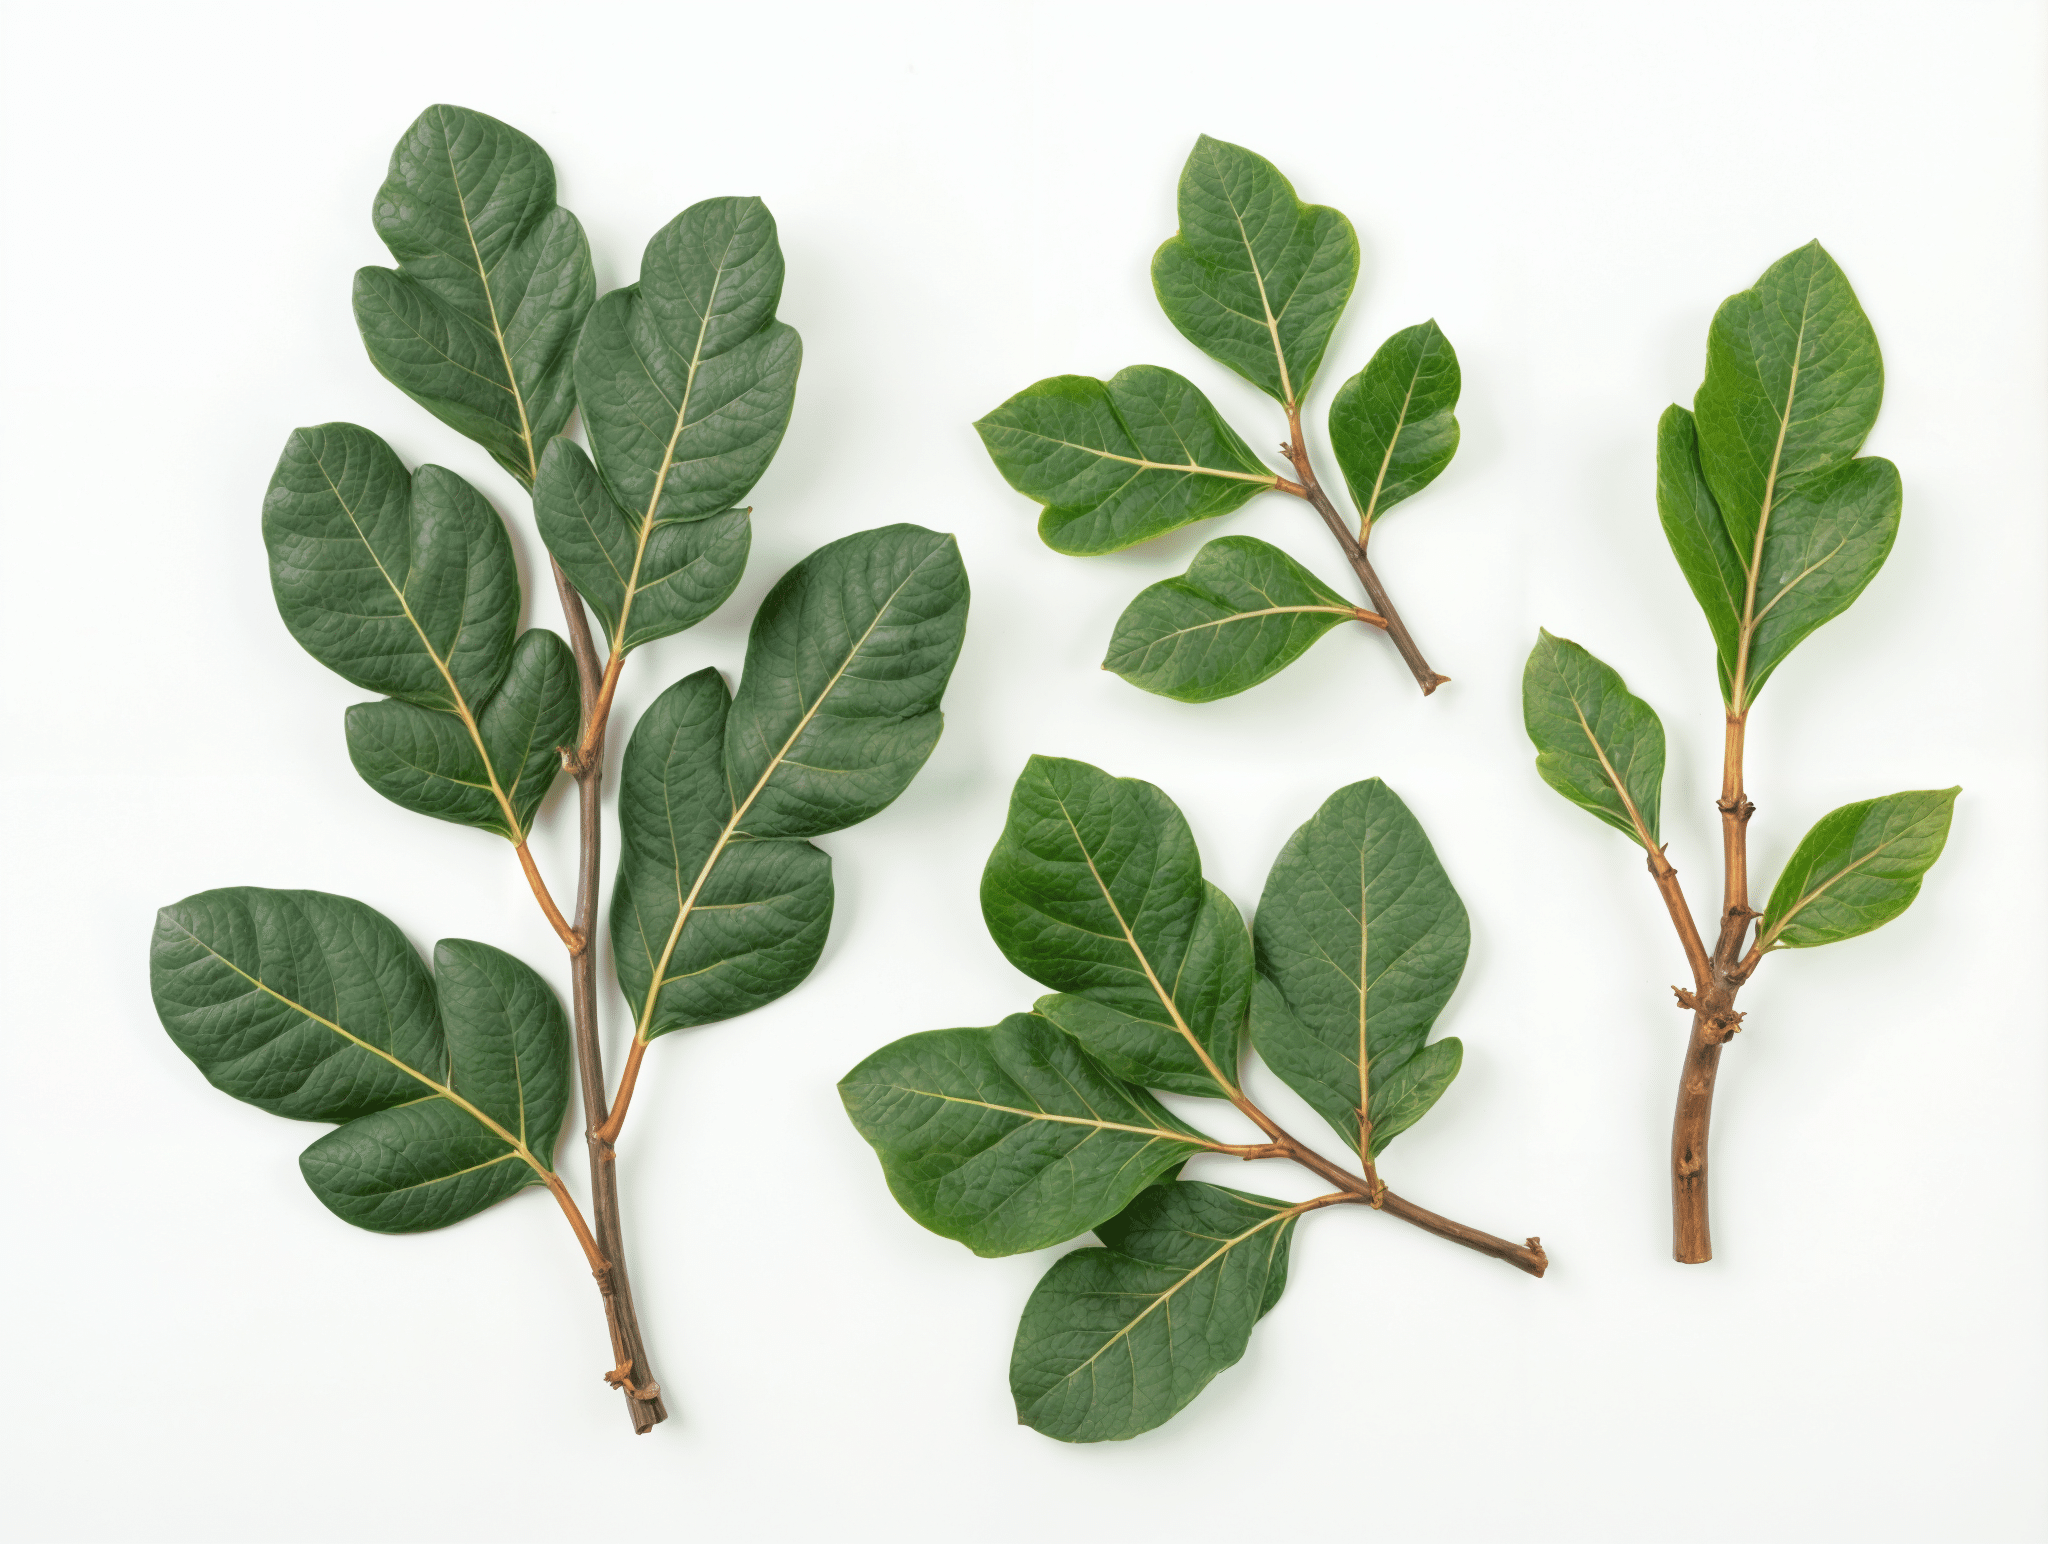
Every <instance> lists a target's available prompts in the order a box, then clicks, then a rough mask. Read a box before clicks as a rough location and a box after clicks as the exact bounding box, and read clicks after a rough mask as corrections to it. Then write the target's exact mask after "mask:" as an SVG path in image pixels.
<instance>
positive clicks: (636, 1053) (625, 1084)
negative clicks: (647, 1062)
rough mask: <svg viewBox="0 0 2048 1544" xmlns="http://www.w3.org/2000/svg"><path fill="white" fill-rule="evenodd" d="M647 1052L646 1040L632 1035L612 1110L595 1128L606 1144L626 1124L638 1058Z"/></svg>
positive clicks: (631, 1100) (636, 1077)
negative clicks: (630, 1047) (631, 1043)
mask: <svg viewBox="0 0 2048 1544" xmlns="http://www.w3.org/2000/svg"><path fill="white" fill-rule="evenodd" d="M646 1054H647V1042H646V1041H645V1040H643V1039H641V1038H640V1036H639V1035H637V1034H636V1035H634V1036H633V1049H632V1050H630V1051H628V1052H627V1053H626V1070H625V1071H623V1072H621V1073H620V1074H619V1091H618V1093H617V1094H616V1095H614V1096H613V1098H612V1112H611V1114H610V1115H608V1116H607V1117H606V1118H605V1122H604V1124H603V1125H602V1126H600V1127H598V1129H597V1139H598V1140H599V1141H600V1142H604V1143H606V1144H610V1143H614V1142H617V1141H618V1140H619V1128H620V1127H622V1126H624V1125H625V1124H626V1107H627V1106H628V1105H630V1104H631V1103H632V1102H633V1089H634V1088H635V1087H636V1086H637V1085H638V1083H639V1082H640V1059H641V1058H642V1057H643V1056H645V1055H646Z"/></svg>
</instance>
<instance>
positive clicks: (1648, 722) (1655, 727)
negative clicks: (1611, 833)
mask: <svg viewBox="0 0 2048 1544" xmlns="http://www.w3.org/2000/svg"><path fill="white" fill-rule="evenodd" d="M1522 722H1523V723H1524V725H1526V726H1527V728H1528V731H1529V738H1530V739H1531V740H1532V741H1534V742H1535V745H1536V770H1537V772H1538V773H1539V774H1540V775H1541V776H1542V778H1543V781H1544V782H1546V783H1548V784H1549V785H1550V786H1551V787H1552V788H1555V789H1556V790H1557V791H1558V792H1559V793H1561V794H1563V795H1564V796H1565V797H1566V798H1567V799H1569V800H1571V801H1572V803H1574V804H1576V805H1578V806H1579V808H1580V809H1582V810H1586V811H1589V812H1590V813H1592V814H1594V815H1597V816H1598V817H1599V818H1600V819H1602V820H1604V821H1606V822H1607V824H1609V825H1610V826H1612V827H1614V829H1615V830H1617V831H1619V832H1621V833H1623V834H1624V835H1625V836H1627V837H1629V838H1630V839H1631V840H1633V841H1638V842H1641V843H1642V844H1643V846H1644V847H1646V848H1654V847H1656V846H1657V815H1658V801H1659V800H1660V799H1661V798H1662V796H1663V788H1664V725H1663V724H1662V723H1661V722H1660V721H1659V720H1658V718H1657V714H1656V711H1655V710H1654V709H1652V708H1651V706H1650V705H1649V704H1648V703H1647V702H1644V701H1643V700H1642V698H1640V697H1637V696H1633V695H1632V694H1631V693H1630V692H1629V689H1628V686H1627V684H1626V683H1625V682H1623V680H1622V679H1621V677H1620V676H1619V675H1617V674H1616V673H1615V672H1614V670H1613V669H1612V668H1611V667H1609V666H1608V665H1605V664H1603V663H1602V662H1601V661H1599V660H1598V659H1595V658H1594V657H1593V656H1592V655H1591V654H1589V653H1587V652H1586V651H1585V650H1584V649H1582V648H1580V647H1579V646H1578V645H1577V644H1576V643H1573V642H1572V641H1571V640H1570V639H1569V638H1555V637H1552V636H1551V635H1550V634H1549V633H1547V632H1540V631H1539V635H1538V638H1537V642H1536V647H1535V648H1534V649H1532V650H1530V652H1529V663H1528V666H1527V668H1525V669H1524V670H1523V672H1522Z"/></svg>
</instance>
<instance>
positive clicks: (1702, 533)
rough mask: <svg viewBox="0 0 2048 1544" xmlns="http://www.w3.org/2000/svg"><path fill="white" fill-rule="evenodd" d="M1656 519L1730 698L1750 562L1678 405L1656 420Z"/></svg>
mask: <svg viewBox="0 0 2048 1544" xmlns="http://www.w3.org/2000/svg"><path fill="white" fill-rule="evenodd" d="M1657 516H1658V518H1659V519H1660V520H1661V521H1662V522H1663V524H1664V539H1665V540H1666V541H1668V542H1669V543H1670V544H1671V555H1672V556H1673V557H1674V558H1676V559H1677V560H1678V567H1679V571H1680V572H1681V573H1683V574H1684V575H1685V582H1686V583H1687V584H1688V585H1689V586H1691V588H1692V593H1693V598H1694V599H1695V600H1697V601H1698V602H1699V603H1700V610H1701V611H1703V612H1705V613H1706V617H1707V628H1708V630H1709V631H1710V632H1712V633H1713V635H1714V654H1715V658H1716V660H1717V661H1718V663H1719V665H1720V672H1721V695H1722V696H1723V697H1724V698H1726V697H1727V696H1728V694H1729V692H1730V690H1731V685H1730V683H1731V682H1732V681H1733V679H1734V670H1735V659H1736V656H1737V655H1738V654H1739V653H1740V652H1741V647H1742V617H1743V608H1744V606H1745V605H1746V604H1747V596H1748V590H1749V566H1748V565H1749V559H1748V556H1747V555H1746V554H1744V553H1739V552H1737V551H1736V550H1735V543H1734V542H1733V541H1732V540H1731V539H1730V538H1729V535H1728V526H1727V523H1726V522H1725V521H1723V520H1722V519H1721V506H1720V505H1719V504H1717V503H1715V502H1714V490H1713V489H1711V488H1709V487H1708V486H1707V475H1706V473H1705V472H1704V471H1702V470H1701V468H1700V444H1699V433H1698V430H1697V428H1696V426H1695V425H1694V423H1693V417H1692V414H1690V413H1688V412H1687V411H1686V410H1685V409H1684V408H1682V407H1679V406H1678V405H1677V404H1676V403H1674V404H1673V405H1672V406H1670V407H1668V408H1666V409H1665V410H1664V416H1663V417H1662V418H1661V419H1659V420H1658V421H1657Z"/></svg>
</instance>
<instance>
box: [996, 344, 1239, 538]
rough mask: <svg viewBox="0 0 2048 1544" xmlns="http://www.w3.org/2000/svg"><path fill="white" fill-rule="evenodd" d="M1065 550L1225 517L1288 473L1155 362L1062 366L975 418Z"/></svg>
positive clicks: (1041, 526) (1003, 467) (1046, 533)
mask: <svg viewBox="0 0 2048 1544" xmlns="http://www.w3.org/2000/svg"><path fill="white" fill-rule="evenodd" d="M974 427H975V429H976V431H977V432H978V433H979V434H980V435H981V442H982V444H983V445H985V446H987V447H988V453H989V455H990V456H991V457H993V458H994V460H995V463H996V469H997V470H998V471H1000V472H1001V473H1002V474H1003V476H1004V477H1006V478H1007V479H1009V483H1010V486H1011V487H1013V488H1015V489H1016V490H1017V491H1018V492H1019V493H1021V494H1023V495H1024V496H1025V497H1027V498H1031V499H1036V500H1037V501H1038V502H1039V503H1040V504H1043V505H1044V506H1045V512H1044V513H1043V514H1042V515H1040V516H1039V520H1038V534H1039V535H1040V537H1042V538H1043V539H1044V541H1045V544H1046V545H1047V546H1048V547H1051V548H1052V549H1053V550H1054V551H1056V552H1069V553H1074V554H1076V555H1078V556H1083V557H1087V556H1092V555H1095V554H1098V553H1104V552H1117V551H1120V550H1122V549H1123V548H1125V547H1130V546H1135V545H1136V544H1137V543H1139V542H1141V541H1150V540H1151V539H1152V538H1153V537H1155V536H1163V535H1165V534H1166V533H1167V532H1168V531H1175V530H1179V529H1180V527H1182V526H1184V525H1192V524H1193V523H1194V522H1195V521H1197V520H1208V519H1211V518H1213V517H1215V516H1217V515H1227V514H1229V513H1230V512H1231V511H1232V510H1233V509H1236V508H1238V507H1239V506H1240V505H1242V504H1243V503H1245V501H1246V500H1248V499H1250V498H1251V497H1252V496H1253V495H1254V494H1256V493H1260V492H1263V491H1264V490H1265V489H1267V488H1271V487H1273V486H1274V485H1275V484H1276V483H1277V482H1278V481H1279V478H1278V476H1277V474H1275V473H1274V472H1272V471H1270V470H1268V469H1267V468H1266V467H1265V466H1264V465H1263V464H1262V463H1261V462H1260V461H1259V458H1258V457H1256V456H1254V455H1253V454H1252V452H1251V447H1250V446H1248V445H1246V444H1245V442H1244V441H1243V440H1241V439H1239V438H1238V436H1237V434H1236V432H1235V431H1234V430H1232V429H1231V427H1230V425H1228V424H1226V423H1225V422H1224V421H1223V418H1222V415H1221V414H1219V413H1218V412H1217V411H1216V409H1215V408H1214V407H1212V406H1211V405H1210V403H1209V399H1208V398H1207V397H1205V396H1203V395H1202V394H1201V392H1200V391H1198V390H1196V388H1195V386H1194V383H1193V382H1191V381H1189V380H1188V379H1187V378H1186V377H1185V376H1180V375H1176V374H1174V373H1173V371H1171V370H1162V369H1160V368H1159V367H1158V366H1156V365H1132V366H1131V367H1130V368H1129V369H1128V370H1120V371H1118V372H1117V374H1116V375H1114V376H1112V377H1111V378H1110V379H1109V380H1107V381H1098V380H1096V379H1095V378H1094V377H1093V376H1087V375H1055V376H1052V377H1050V378H1049V379H1047V380H1043V381H1040V382H1038V383H1037V384H1036V385H1034V386H1027V387H1025V388H1024V390H1022V391H1020V392H1018V393H1017V395H1016V396H1014V397H1012V398H1010V400H1009V401H1007V402H1005V403H1004V404H1003V405H1002V406H1001V407H999V408H997V409H996V410H995V411H994V412H992V413H990V414H989V415H988V416H987V417H986V418H984V419H982V420H981V421H980V422H979V423H977V424H975V426H974Z"/></svg>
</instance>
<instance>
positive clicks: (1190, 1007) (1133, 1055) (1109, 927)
mask: <svg viewBox="0 0 2048 1544" xmlns="http://www.w3.org/2000/svg"><path fill="white" fill-rule="evenodd" d="M1212 896H1213V897H1214V899H1211V897H1212ZM981 910H982V916H983V917H984V919H986V921H987V923H988V930H989V933H990V936H992V937H993V938H994V939H995V941H996V945H997V947H999V948H1000V949H1001V950H1002V951H1003V953H1004V954H1005V955H1007V956H1008V957H1009V960H1010V963H1011V964H1013V965H1015V966H1016V967H1017V968H1018V969H1019V970H1021V971H1023V972H1024V973H1025V974H1026V975H1028V976H1030V977H1031V978H1032V979H1034V980H1036V981H1040V982H1043V983H1044V984H1045V985H1046V986H1049V987H1051V988H1053V989H1054V990H1055V991H1057V992H1065V993H1069V994H1071V995H1073V996H1077V997H1082V998H1086V999H1088V1000H1089V1001H1090V1002H1093V1003H1096V1004H1099V1005H1101V1006H1103V1007H1106V1008H1110V1009H1114V1010H1116V1011H1117V1015H1118V1017H1116V1018H1115V1019H1110V1018H1108V1017H1107V1016H1097V1018H1096V1019H1092V1020H1088V1021H1086V1024H1087V1030H1086V1031H1085V1032H1088V1033H1090V1034H1091V1035H1092V1036H1093V1038H1092V1039H1091V1042H1090V1043H1091V1045H1093V1046H1095V1047H1096V1048H1097V1049H1098V1052H1100V1051H1103V1050H1108V1051H1110V1052H1111V1054H1113V1055H1115V1056H1116V1057H1117V1059H1118V1064H1119V1065H1120V1066H1121V1067H1123V1068H1124V1069H1125V1071H1126V1074H1127V1075H1129V1076H1131V1077H1133V1078H1134V1079H1135V1080H1137V1081H1140V1082H1143V1083H1145V1084H1147V1085H1148V1086H1150V1087H1154V1088H1166V1089H1172V1090H1174V1091H1176V1092H1180V1093H1190V1094H1205V1095H1208V1096H1210V1097H1216V1098H1222V1097H1228V1096H1229V1094H1230V1093H1231V1091H1232V1090H1233V1089H1234V1088H1235V1086H1236V1079H1237V1065H1238V1058H1239V1054H1240V1048H1241V1045H1242V1038H1243V1027H1244V1013H1245V1002H1246V992H1247V991H1248V989H1249V987H1250V961H1249V959H1248V958H1247V957H1246V955H1245V954H1244V952H1243V951H1242V950H1241V949H1240V948H1239V947H1237V944H1236V942H1235V940H1236V938H1237V937H1240V936H1241V935H1242V933H1243V926H1244V924H1243V921H1242V919H1241V918H1239V917H1238V915H1237V910H1236V908H1235V907H1234V906H1233V905H1231V903H1230V901H1229V900H1228V899H1227V898H1224V897H1223V896H1222V895H1221V893H1220V892H1216V891H1214V890H1213V888H1212V887H1209V886H1207V885H1205V884H1204V882H1203V879H1202V861H1201V857H1200V855H1199V854H1198V853H1197V852H1196V850H1195V839H1194V835H1193V833H1191V832H1190V831H1189V830H1188V824H1187V821H1186V820H1185V819H1184V818H1183V817H1182V815H1181V812H1180V811H1179V809H1177V808H1176V807H1175V806H1174V803H1173V801H1172V800H1171V799H1169V798H1167V797H1166V795H1165V794H1163V793H1161V792H1160V791H1159V790H1158V789H1157V788H1155V787H1153V786H1152V785H1151V784H1150V783H1145V782H1140V781H1138V780H1137V779H1136V778H1115V777H1111V776H1109V774H1108V773H1106V772H1102V771H1100V770H1098V769H1097V768H1095V767H1091V766H1089V765H1087V764H1086V763H1085V762H1079V761H1064V760H1060V759H1058V758H1055V757H1050V756H1033V757H1032V758H1031V760H1030V762H1029V763H1028V764H1027V765H1026V766H1025V768H1024V771H1023V774H1022V775H1021V776H1020V777H1018V779H1017V786H1016V788H1015V789H1014V790H1013V791H1012V792H1011V795H1010V815H1009V820H1008V823H1007V824H1005V826H1004V827H1003V834H1002V836H1001V838H1000V839H999V840H998V841H997V842H996V846H995V851H994V852H992V853H991V854H990V855H989V860H988V867H987V868H986V870H984V871H983V873H982V878H981ZM1056 1011H1061V1010H1056ZM1062 1019H1063V1022H1067V1021H1071V1022H1074V1023H1075V1024H1076V1025H1077V1028H1078V1027H1079V1026H1080V1025H1082V1023H1083V1022H1084V1021H1083V1020H1081V1019H1080V1018H1079V1017H1078V1016H1076V1015H1069V1014H1064V1013H1062ZM1147 1026H1150V1028H1149V1030H1148V1029H1147Z"/></svg>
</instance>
